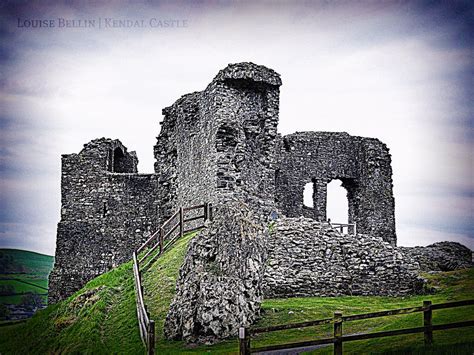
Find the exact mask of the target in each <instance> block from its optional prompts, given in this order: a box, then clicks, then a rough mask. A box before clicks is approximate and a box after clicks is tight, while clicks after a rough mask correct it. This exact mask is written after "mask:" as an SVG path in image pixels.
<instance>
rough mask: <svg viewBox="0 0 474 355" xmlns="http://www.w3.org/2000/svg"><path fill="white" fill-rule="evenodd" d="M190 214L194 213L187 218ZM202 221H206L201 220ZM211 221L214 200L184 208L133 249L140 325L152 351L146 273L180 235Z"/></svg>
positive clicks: (142, 334)
mask: <svg viewBox="0 0 474 355" xmlns="http://www.w3.org/2000/svg"><path fill="white" fill-rule="evenodd" d="M201 209H202V210H203V211H202V212H201V211H200V210H201ZM186 214H190V215H189V216H187V217H186ZM200 220H202V222H201V223H200ZM207 220H212V205H211V204H210V203H206V204H203V205H198V206H192V207H186V208H183V207H181V208H180V209H179V210H178V211H176V212H175V213H174V214H173V215H172V216H171V217H170V218H169V219H168V220H167V221H166V222H165V223H163V225H162V226H161V228H160V229H159V230H158V231H156V232H155V233H153V234H152V235H151V236H150V237H149V238H148V240H147V241H146V242H145V243H143V244H142V245H141V246H140V247H139V248H138V249H137V250H134V251H133V276H134V279H135V301H136V304H137V317H138V328H139V330H140V337H141V339H142V341H143V344H144V345H145V346H146V349H147V352H148V354H154V353H155V321H154V320H152V319H150V313H149V312H148V310H147V306H146V304H145V301H144V298H143V283H142V275H143V273H144V272H145V271H146V270H148V268H149V267H150V266H151V265H152V264H153V263H154V262H155V261H156V260H157V259H158V258H159V257H160V256H161V255H162V254H163V253H164V252H165V251H166V250H167V249H169V248H170V247H171V246H172V245H173V244H174V243H175V242H176V241H177V240H178V239H179V238H181V237H182V236H183V235H184V234H187V233H190V232H193V231H196V230H198V229H200V228H202V227H203V226H204V222H205V221H207ZM187 225H188V226H187ZM186 226H187V228H186Z"/></svg>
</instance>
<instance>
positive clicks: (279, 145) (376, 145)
mask: <svg viewBox="0 0 474 355" xmlns="http://www.w3.org/2000/svg"><path fill="white" fill-rule="evenodd" d="M280 85H281V79H280V75H279V74H277V73H276V72H275V71H273V70H271V69H268V68H266V67H264V66H259V65H255V64H253V63H239V64H231V65H229V66H227V67H226V68H225V69H223V70H221V71H220V72H219V73H218V74H217V76H216V77H215V78H214V80H213V81H212V82H211V83H210V84H209V85H208V86H207V87H206V89H204V90H203V91H201V92H194V93H191V94H188V95H184V96H183V97H181V98H180V99H178V100H177V101H176V102H175V103H174V104H173V105H172V106H170V107H167V108H165V109H163V115H164V119H163V122H162V123H161V125H162V126H161V131H160V133H159V136H158V138H157V143H156V145H155V147H154V156H155V159H156V162H155V173H154V174H139V173H137V168H136V167H137V162H138V160H137V157H136V155H135V154H134V152H128V151H127V149H126V148H125V147H124V146H123V145H122V144H121V143H120V141H118V140H111V139H104V138H102V139H97V140H93V141H91V142H90V143H88V144H86V145H85V146H84V149H83V150H82V151H81V152H80V153H79V154H70V155H63V157H62V181H61V193H62V197H61V203H62V209H61V221H60V222H59V225H58V234H57V249H56V262H55V267H54V270H53V272H52V273H51V275H50V291H49V300H50V302H51V303H54V302H57V301H59V300H61V299H64V298H65V297H67V296H69V295H71V294H72V293H73V292H74V291H76V290H78V289H79V288H80V287H81V286H82V285H84V284H85V283H86V282H87V281H88V280H90V279H92V278H93V277H95V276H97V275H99V274H101V273H103V272H105V271H107V270H109V269H111V268H113V267H114V266H116V265H118V264H120V263H123V262H125V261H127V260H129V259H130V257H131V254H132V251H133V250H134V249H135V248H137V247H138V246H139V245H140V244H141V243H143V242H144V241H145V240H146V239H147V237H148V236H149V235H150V234H151V233H153V232H154V231H155V230H157V229H158V227H159V226H160V224H161V223H162V222H163V221H164V220H166V219H167V218H168V217H169V216H170V215H171V214H172V213H173V212H174V210H176V209H177V208H178V207H180V206H190V205H197V204H201V203H204V202H210V203H212V204H213V205H214V206H215V216H214V220H213V222H212V223H210V225H209V226H208V227H206V228H204V229H203V230H202V232H201V233H200V234H199V236H197V237H196V238H194V239H193V240H192V241H191V243H190V246H189V249H188V252H187V256H186V258H185V261H184V264H183V266H182V268H181V271H180V278H179V280H178V283H177V294H176V297H175V299H174V301H173V303H172V305H171V307H170V311H169V314H168V317H167V320H166V324H165V334H166V336H167V337H168V338H174V339H186V340H189V341H196V340H198V341H200V340H203V339H215V338H224V337H226V336H230V335H233V334H235V332H236V330H237V328H238V327H239V326H240V325H242V324H250V323H251V322H253V321H254V320H255V319H256V317H257V316H258V312H259V306H260V302H261V300H262V299H263V298H264V297H290V296H297V295H300V296H311V295H322V296H327V295H404V294H410V293H419V292H423V280H422V279H420V278H419V277H418V274H417V272H418V271H419V270H420V262H419V260H417V257H416V256H417V255H419V254H420V253H418V252H414V251H410V252H411V254H410V257H406V255H408V254H409V253H408V252H407V251H404V250H402V249H401V248H397V247H396V232H395V203H394V197H393V191H392V168H391V158H390V154H389V150H388V148H387V146H386V145H385V144H383V143H382V142H380V141H379V140H378V139H374V138H363V137H356V136H350V135H349V134H347V133H334V132H300V133H294V134H290V135H287V136H281V135H280V134H279V133H278V131H277V128H278V111H279V87H280ZM334 179H340V180H341V181H342V182H343V186H344V187H345V189H346V190H347V198H348V206H349V207H348V216H349V223H356V224H357V235H343V234H341V233H340V232H338V231H336V230H334V228H332V227H331V226H330V225H328V224H327V223H323V222H325V221H326V219H327V216H326V199H327V198H326V194H327V191H326V188H327V184H328V183H329V182H330V181H332V180H334ZM307 183H312V184H313V187H314V190H313V191H314V193H313V206H314V207H312V208H309V207H306V206H304V205H303V190H304V186H305V185H306V184H307ZM271 221H273V222H272V223H275V226H274V228H272V230H270V229H269V225H270V222H271ZM452 244H455V243H452ZM435 249H436V248H435ZM448 249H449V248H448ZM436 250H438V249H436ZM446 250H447V249H446ZM468 254H469V257H467V255H468ZM443 255H444V256H445V257H446V258H451V259H459V260H463V261H462V262H460V263H458V264H456V267H464V266H466V265H470V251H469V249H467V248H465V247H462V246H460V245H455V246H453V247H452V248H451V249H449V251H447V252H446V253H444V254H443ZM460 255H461V256H460ZM466 258H467V259H466Z"/></svg>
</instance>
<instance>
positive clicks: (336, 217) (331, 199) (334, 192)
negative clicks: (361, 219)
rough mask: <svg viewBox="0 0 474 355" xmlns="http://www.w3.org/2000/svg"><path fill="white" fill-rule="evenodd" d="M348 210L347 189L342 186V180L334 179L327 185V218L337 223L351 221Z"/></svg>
mask: <svg viewBox="0 0 474 355" xmlns="http://www.w3.org/2000/svg"><path fill="white" fill-rule="evenodd" d="M348 211H349V203H348V200H347V191H346V189H345V188H344V187H343V186H342V181H341V180H339V179H336V180H332V181H331V182H330V183H329V184H328V185H327V208H326V216H327V218H330V219H331V222H335V223H349V217H348V213H349V212H348Z"/></svg>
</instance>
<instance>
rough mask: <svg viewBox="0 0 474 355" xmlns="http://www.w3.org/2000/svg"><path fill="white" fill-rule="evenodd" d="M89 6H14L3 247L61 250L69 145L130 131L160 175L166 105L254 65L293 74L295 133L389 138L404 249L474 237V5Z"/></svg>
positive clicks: (1, 144)
mask: <svg viewBox="0 0 474 355" xmlns="http://www.w3.org/2000/svg"><path fill="white" fill-rule="evenodd" d="M16 3H18V2H16ZM25 3H26V2H25ZM44 3H45V2H43V4H44ZM81 3H84V2H81ZM81 3H80V2H74V1H67V2H64V3H62V2H49V5H47V6H46V5H40V3H35V2H29V3H28V5H24V6H20V5H9V4H8V2H6V4H5V3H2V5H0V9H1V13H2V22H1V36H2V41H1V47H0V48H1V51H0V60H1V63H0V66H1V68H0V69H1V93H0V100H1V101H0V106H1V111H0V127H1V133H0V137H1V141H0V172H1V182H0V203H1V214H0V247H10V248H22V249H28V250H34V251H39V252H42V253H47V254H54V250H55V239H56V224H57V222H58V221H59V217H60V176H61V172H60V156H61V154H66V153H77V152H79V151H80V150H81V148H82V145H83V144H84V143H87V142H88V141H90V140H92V139H94V138H99V137H109V138H119V139H120V140H121V141H122V142H123V143H124V144H125V145H126V146H127V147H128V149H129V150H135V151H137V154H138V158H139V160H140V163H139V171H140V172H152V171H153V162H154V158H153V145H154V144H155V141H156V136H157V135H158V133H159V129H160V128H159V122H160V121H161V120H162V115H161V109H162V108H163V107H166V106H169V105H171V104H172V103H173V102H174V101H175V100H176V99H178V98H179V97H180V96H181V95H184V94H186V93H189V92H193V91H198V90H203V89H204V88H205V87H206V85H207V84H208V83H209V82H210V81H211V80H212V78H213V77H214V76H215V75H216V74H217V72H218V71H219V70H220V69H222V68H224V67H225V66H226V65H227V64H228V63H236V62H241V61H252V62H254V63H257V64H262V65H265V66H267V67H270V68H272V69H274V70H276V71H277V72H278V73H280V74H281V76H282V80H283V85H282V87H281V96H280V125H279V130H280V132H281V133H282V134H288V133H292V132H295V131H345V132H348V133H349V134H352V135H360V136H365V137H376V138H379V139H380V140H382V141H383V142H384V143H386V144H387V145H388V147H389V148H390V152H391V154H392V164H393V165H392V167H393V171H394V175H393V180H394V193H395V204H396V223H397V235H398V244H399V245H407V246H411V245H426V244H430V243H433V242H436V241H441V240H454V241H459V242H461V243H464V244H465V245H467V246H469V247H471V248H473V247H474V235H473V208H474V204H473V190H474V189H473V155H472V152H473V138H474V135H473V124H472V123H473V112H472V103H471V101H472V81H471V80H472V75H473V63H472V61H473V59H472V50H473V46H472V27H469V24H470V23H472V14H473V8H472V6H470V5H468V3H469V2H456V1H454V2H453V1H450V2H446V3H444V4H443V3H441V4H438V5H432V4H431V5H426V6H422V5H421V4H422V3H423V2H405V1H397V2H395V1H394V2H390V1H380V2H377V1H367V2H364V1H360V2H359V1H358V2H355V1H354V2H350V1H338V2H331V1H320V2H297V3H296V4H294V3H293V4H292V3H290V2H287V3H284V2H282V3H275V2H272V3H270V2H267V3H266V2H260V3H258V2H256V1H254V2H253V4H252V3H251V2H239V3H231V2H227V1H223V2H205V1H200V2H196V3H194V5H193V4H192V3H188V4H185V3H182V4H180V5H171V4H166V3H151V2H146V3H145V2H144V3H142V4H138V5H137V4H133V5H132V4H129V3H128V2H123V3H122V4H120V5H118V4H119V3H118V2H103V3H102V4H94V5H88V6H85V5H81ZM109 19H116V20H130V21H138V23H139V24H142V23H143V27H139V28H123V27H122V28H120V27H119V28H112V27H110V25H113V22H112V20H109ZM154 19H155V20H154ZM170 19H172V20H176V21H175V22H174V23H175V24H176V23H178V24H179V25H180V26H182V27H179V28H178V27H171V28H170V27H168V28H164V27H151V25H157V24H158V25H159V21H160V20H161V21H163V20H170ZM32 20H43V22H42V24H43V25H44V24H46V23H49V24H51V23H52V24H54V27H52V28H45V27H41V28H32V27H27V26H29V25H30V26H31V25H32V24H33V21H32ZM66 20H76V22H75V24H76V25H77V24H78V23H79V22H78V21H77V20H89V24H90V25H91V24H92V22H93V21H95V22H94V24H95V27H89V28H71V27H61V25H63V24H65V23H66ZM99 20H100V25H101V27H100V28H99ZM70 24H72V22H70ZM81 24H83V22H81ZM162 24H163V22H162ZM341 189H342V188H341ZM331 191H332V189H331ZM341 191H342V190H341ZM342 194H344V192H342ZM332 195H333V193H331V196H332ZM334 195H336V193H334ZM331 196H330V204H331V205H334V206H335V209H336V211H334V209H333V208H332V207H331V206H330V208H331V209H330V211H329V215H330V216H331V219H332V220H333V221H337V220H338V218H343V217H339V212H338V210H339V211H340V210H341V209H342V210H344V209H345V208H346V205H347V202H346V201H345V198H344V196H343V195H342V202H332V201H333V200H332V197H331ZM339 197H340V194H339Z"/></svg>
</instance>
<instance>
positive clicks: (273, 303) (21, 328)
mask: <svg viewBox="0 0 474 355" xmlns="http://www.w3.org/2000/svg"><path fill="white" fill-rule="evenodd" d="M192 237H193V235H188V236H186V237H184V238H183V239H181V240H179V241H178V242H177V243H176V244H175V245H174V246H173V248H171V249H170V250H168V251H166V252H165V254H164V255H163V256H162V257H161V258H160V259H158V260H157V262H156V263H155V264H154V265H153V266H152V267H151V268H150V270H149V271H147V272H146V273H144V275H143V279H144V288H145V300H146V303H147V305H148V307H149V311H150V314H151V317H152V319H154V320H155V321H156V353H157V354H187V353H198V354H199V353H200V354H202V353H212V354H237V353H238V342H237V339H236V338H233V339H229V340H227V341H224V342H221V343H218V344H215V345H204V346H191V347H190V346H187V345H186V344H184V343H183V342H181V341H167V340H166V339H164V337H163V325H164V321H165V318H166V314H167V312H168V308H169V305H170V302H171V300H172V299H173V297H174V294H175V283H176V279H177V277H178V274H179V268H180V266H181V264H182V263H183V259H184V256H185V254H186V250H187V246H188V243H189V241H190V239H191V238H192ZM426 277H427V278H428V279H429V281H430V284H431V286H434V287H436V289H437V290H438V291H437V292H436V293H435V294H432V295H421V296H420V295H417V296H408V297H362V296H345V297H309V298H290V299H273V300H272V299H270V300H264V302H263V304H262V318H261V319H260V320H259V322H258V326H270V325H276V324H285V323H292V322H302V321H307V320H314V319H321V318H328V317H331V316H332V313H333V312H334V311H335V310H341V311H343V313H344V314H345V315H349V314H360V313H367V312H375V311H380V310H386V309H396V308H403V307H414V306H420V305H421V304H422V302H423V300H431V301H433V303H434V304H435V303H443V302H447V301H455V300H465V299H470V298H472V297H473V296H472V295H473V290H474V269H468V270H459V271H452V272H444V273H437V274H430V275H426ZM473 308H474V307H462V308H453V309H445V310H439V311H436V312H434V314H433V322H434V324H442V323H448V322H456V321H461V320H469V319H474V310H473ZM421 322H422V315H421V314H419V313H418V314H408V315H404V316H397V317H389V318H387V319H385V318H375V319H368V320H362V321H357V322H354V325H352V326H348V327H346V328H345V330H344V332H345V333H346V332H347V333H363V332H375V331H383V330H391V329H400V328H406V327H414V326H419V325H421ZM330 335H331V328H330V325H327V326H323V327H319V328H318V327H315V328H304V329H303V328H302V329H293V330H288V331H282V332H275V333H269V334H262V335H261V336H258V337H257V339H255V345H256V346H264V345H270V344H278V343H288V342H296V341H305V340H311V339H315V338H318V337H319V338H323V337H327V336H330ZM473 339H474V327H470V328H462V329H454V330H448V331H440V332H435V333H434V342H435V343H434V345H433V346H432V347H431V348H424V345H423V334H421V335H419V334H414V335H405V336H401V337H392V338H382V339H372V340H366V341H357V342H353V343H349V344H347V345H344V351H347V353H348V354H367V353H373V354H386V353H390V354H472V353H473V351H474V341H473ZM0 353H1V354H50V353H58V354H59V353H65V354H70V353H74V354H143V353H144V347H143V345H142V343H141V340H140V336H139V332H138V326H137V318H136V306H135V296H134V288H133V272H132V265H131V262H128V263H125V264H123V265H121V266H119V267H118V268H115V269H113V270H111V271H109V272H107V273H105V274H103V275H100V276H99V277H97V278H95V279H93V280H91V281H90V282H89V283H87V285H85V286H84V288H82V289H81V290H79V291H78V292H76V293H75V294H74V295H72V296H71V297H69V298H68V299H66V300H64V301H62V302H59V303H58V304H55V305H52V306H49V307H47V308H46V309H44V310H41V311H39V312H38V313H37V314H36V315H35V316H33V318H32V319H30V320H29V321H27V322H26V323H23V324H16V325H12V326H4V327H1V328H0ZM311 353H312V354H313V353H314V354H332V347H330V346H329V347H322V348H320V349H317V350H315V351H312V352H311Z"/></svg>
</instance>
